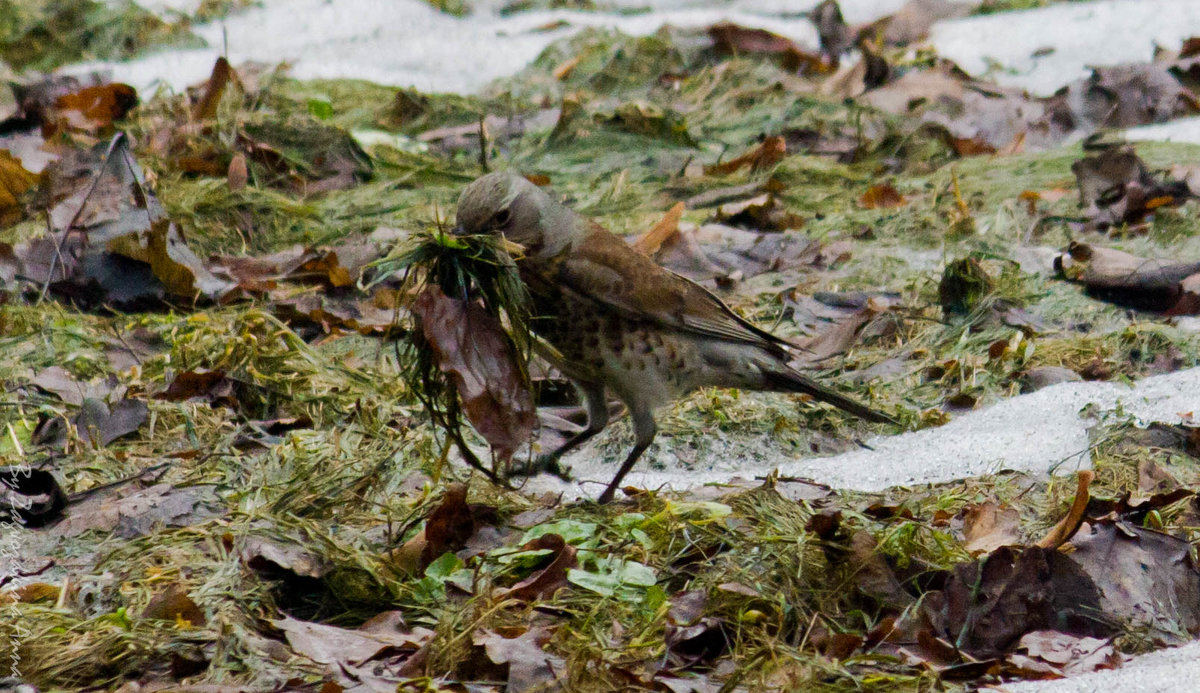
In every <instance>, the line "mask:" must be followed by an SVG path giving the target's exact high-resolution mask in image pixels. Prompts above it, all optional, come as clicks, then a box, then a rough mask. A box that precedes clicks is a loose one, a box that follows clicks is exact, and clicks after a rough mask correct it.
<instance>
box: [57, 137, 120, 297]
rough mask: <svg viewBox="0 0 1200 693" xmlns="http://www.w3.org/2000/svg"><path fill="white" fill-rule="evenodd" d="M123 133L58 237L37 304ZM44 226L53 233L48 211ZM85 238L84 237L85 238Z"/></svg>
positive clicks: (65, 271) (63, 266)
mask: <svg viewBox="0 0 1200 693" xmlns="http://www.w3.org/2000/svg"><path fill="white" fill-rule="evenodd" d="M124 139H125V133H123V132H118V133H117V134H115V135H113V138H112V140H111V141H110V142H109V143H108V150H107V151H105V152H104V158H103V159H102V160H101V161H100V168H99V169H98V170H97V171H96V175H95V176H94V177H93V178H92V183H91V185H90V186H88V189H87V192H86V193H85V194H84V196H83V199H82V200H80V201H79V207H78V208H77V209H76V210H75V213H74V214H72V215H71V220H70V221H68V222H67V226H66V228H64V229H63V232H62V236H60V237H59V239H58V243H57V244H56V245H55V247H54V257H53V258H51V259H50V271H49V272H47V273H46V283H45V284H43V285H42V291H41V294H40V295H38V300H37V302H38V303H41V302H42V301H43V300H44V299H45V298H46V292H47V291H49V290H50V281H51V279H52V278H53V277H54V266H55V264H56V263H57V262H58V260H59V259H60V258H61V257H62V250H63V246H64V245H65V244H66V242H67V237H68V236H70V235H71V228H72V227H74V226H75V222H77V221H79V216H80V215H81V214H83V208H84V207H86V206H87V203H88V200H90V199H91V197H92V193H94V192H96V186H97V185H99V184H100V178H101V177H102V176H104V172H105V171H107V170H108V162H109V159H111V158H112V155H113V152H114V151H116V148H117V144H118V143H120V142H122V141H124ZM46 224H47V225H48V226H50V228H51V232H53V228H54V227H53V225H51V223H50V210H49V209H47V210H46ZM85 238H86V236H85ZM62 269H63V279H64V280H65V279H66V278H67V263H66V260H63V262H62Z"/></svg>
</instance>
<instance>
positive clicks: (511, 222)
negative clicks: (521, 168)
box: [453, 171, 896, 504]
mask: <svg viewBox="0 0 1200 693" xmlns="http://www.w3.org/2000/svg"><path fill="white" fill-rule="evenodd" d="M453 233H454V234H456V235H462V236H469V235H493V236H497V235H498V236H502V237H503V238H504V239H505V240H507V241H509V242H511V243H515V244H518V245H520V246H521V247H522V248H523V250H522V252H521V253H519V255H518V256H517V257H515V258H514V260H515V264H516V267H517V272H518V275H519V277H520V279H521V281H522V282H523V283H524V284H525V286H526V288H527V289H528V292H529V295H530V297H531V309H532V319H531V320H530V328H531V330H532V331H533V333H534V334H535V335H536V336H537V337H538V338H539V340H541V341H544V342H545V344H546V345H548V346H549V348H542V349H538V350H537V351H538V353H539V354H540V355H541V356H543V357H544V358H546V360H548V361H549V362H550V363H551V364H552V365H553V366H554V367H555V368H557V369H558V370H559V371H560V372H561V373H562V374H563V375H564V376H566V378H567V379H569V380H570V381H572V382H573V383H574V385H575V386H576V388H577V389H578V390H579V392H580V394H581V396H582V399H583V401H584V404H585V408H586V410H587V426H586V427H585V428H584V429H583V430H582V431H580V432H578V433H576V434H575V435H574V436H572V437H571V438H569V439H568V440H567V441H566V442H564V443H563V444H562V445H560V446H559V447H558V448H557V449H555V450H553V451H552V452H549V453H547V454H544V455H542V456H541V457H540V458H539V459H538V460H537V461H536V462H535V463H533V464H531V465H530V468H529V469H527V470H526V472H527V473H536V472H537V471H540V470H546V469H555V468H557V465H558V460H559V458H561V457H562V456H563V455H565V454H566V453H568V452H570V451H571V450H574V449H575V448H577V447H579V446H580V445H582V444H583V443H584V442H586V441H587V440H589V439H591V438H592V437H594V436H595V435H596V434H598V433H600V431H602V430H603V429H604V428H605V426H607V425H608V422H609V410H608V403H607V399H606V391H611V392H612V393H613V394H614V395H616V397H617V398H618V399H620V400H621V401H622V402H623V403H624V404H625V407H626V408H627V409H628V411H629V414H630V417H631V419H632V422H633V433H634V446H633V449H631V450H630V451H629V453H628V454H627V455H626V457H625V460H624V461H623V462H622V464H621V467H620V469H618V471H617V473H616V475H615V476H614V477H613V479H612V481H611V482H610V483H609V485H608V487H607V488H605V490H604V492H603V493H602V494H601V495H600V496H599V498H598V499H597V500H598V501H599V502H600V503H602V504H603V503H608V502H609V501H611V500H612V499H613V497H614V495H615V493H616V490H617V489H618V488H619V487H620V484H621V481H622V479H624V478H625V475H626V474H628V473H629V470H630V469H632V468H633V466H634V464H635V463H636V462H637V460H638V458H639V457H641V455H642V453H643V452H645V451H646V449H647V448H648V447H649V446H650V444H651V442H652V441H653V440H654V437H655V434H656V433H657V431H658V426H657V423H656V421H655V411H656V410H657V409H658V408H660V407H662V406H663V405H666V404H668V403H670V402H672V401H674V400H676V399H679V398H681V397H683V396H684V395H686V394H688V393H690V392H692V391H694V390H696V389H699V388H701V387H724V388H737V389H742V390H759V391H773V392H793V393H803V394H807V395H810V396H812V397H813V398H815V399H817V400H820V401H822V402H826V403H828V404H832V405H833V406H835V407H837V408H839V409H842V410H844V411H846V412H849V413H851V414H853V415H855V416H858V417H860V418H863V419H866V420H867V421H872V422H882V423H892V424H895V423H896V421H895V420H894V419H892V418H891V417H890V416H888V415H886V414H883V413H881V412H878V411H876V410H874V409H872V408H870V407H867V406H866V405H863V404H860V403H859V402H856V401H855V400H853V399H851V398H849V397H846V396H845V395H842V394H840V393H838V392H836V391H834V390H832V389H830V388H827V387H825V386H823V385H821V384H820V383H817V382H816V381H814V380H812V379H811V378H809V377H807V376H805V375H803V374H801V373H800V372H798V371H796V370H795V369H794V368H792V367H790V366H789V365H788V357H789V351H788V350H789V348H796V346H795V345H793V344H791V343H790V342H788V341H786V340H784V339H782V338H780V337H777V336H775V335H773V334H771V333H770V332H767V331H766V330H763V329H760V328H758V327H756V326H755V325H753V324H752V323H750V322H749V321H747V320H746V319H744V318H742V317H741V316H739V315H738V314H737V313H735V312H734V311H733V310H732V309H730V308H729V306H727V305H726V304H725V303H724V302H723V301H721V299H720V298H718V297H717V296H716V295H715V294H713V293H712V292H711V291H709V290H708V289H706V288H704V287H703V286H701V285H699V284H697V283H696V282H694V281H692V280H690V279H687V278H686V277H683V276H680V275H678V274H675V273H674V272H671V271H670V270H668V269H666V268H664V267H661V266H660V265H658V264H657V263H655V262H654V261H653V260H652V259H651V258H650V257H648V256H647V255H644V254H642V253H641V252H639V251H638V250H636V249H634V248H633V247H631V246H630V245H629V244H628V243H626V242H625V241H624V240H623V239H622V238H620V237H619V236H617V235H615V234H613V233H611V232H610V231H608V230H607V229H605V228H604V227H603V226H601V225H600V224H599V223H597V222H595V221H593V220H591V219H589V218H587V217H584V216H582V215H580V214H578V213H576V212H575V211H574V210H572V209H571V208H569V207H567V206H566V205H564V204H562V203H561V202H559V201H558V200H557V199H555V197H553V196H552V195H551V194H550V193H549V192H547V191H546V190H544V189H542V188H540V187H538V186H537V185H534V184H533V183H531V182H530V181H529V180H527V179H526V178H524V177H523V176H520V175H518V174H516V173H513V172H511V171H493V172H491V173H487V174H485V175H483V176H482V177H480V178H477V179H476V180H474V181H472V182H471V183H469V184H468V185H467V186H466V188H464V189H463V191H462V193H461V196H460V197H459V200H458V208H457V211H456V215H455V226H454V229H453Z"/></svg>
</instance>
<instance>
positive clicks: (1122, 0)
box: [930, 0, 1200, 96]
mask: <svg viewBox="0 0 1200 693" xmlns="http://www.w3.org/2000/svg"><path fill="white" fill-rule="evenodd" d="M1196 35H1200V2H1197V1H1196V0H1098V1H1097V2H1071V3H1064V4H1058V5H1051V6H1049V7H1043V8H1039V9H1036V10H1025V11H1023V12H1006V13H1004V14H994V15H983V16H978V17H967V18H964V19H957V20H950V21H945V22H939V23H938V24H936V25H934V27H933V31H932V32H931V33H930V41H931V42H932V43H933V45H934V47H936V48H937V52H938V54H939V55H941V56H942V57H945V58H949V59H950V60H953V61H954V62H956V63H958V65H959V67H961V68H962V69H964V70H966V71H967V72H969V73H971V74H972V75H976V76H980V75H985V74H986V75H987V76H988V78H990V79H994V80H995V81H996V82H998V83H1000V84H1003V85H1007V86H1012V87H1020V88H1023V89H1026V90H1028V91H1030V92H1032V93H1034V94H1039V95H1042V96H1049V95H1050V94H1053V93H1054V92H1055V91H1056V90H1057V89H1058V88H1059V87H1061V86H1063V85H1064V84H1066V83H1067V82H1070V81H1073V80H1076V79H1080V78H1083V77H1086V76H1088V74H1090V71H1089V70H1088V66H1089V65H1114V64H1117V63H1129V62H1148V61H1149V60H1150V59H1151V58H1152V57H1153V56H1154V47H1155V45H1158V46H1162V47H1163V48H1168V49H1172V50H1174V49H1178V48H1179V45H1180V44H1181V43H1182V41H1183V40H1184V39H1186V38H1188V37H1190V36H1196ZM1043 49H1053V50H1052V52H1050V53H1049V54H1047V55H1035V54H1036V53H1039V52H1040V51H1042V50H1043ZM993 65H998V66H999V67H1000V68H1002V69H999V70H995V71H994V72H991V73H989V67H991V66H993Z"/></svg>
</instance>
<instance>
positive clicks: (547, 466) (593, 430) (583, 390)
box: [510, 383, 608, 481]
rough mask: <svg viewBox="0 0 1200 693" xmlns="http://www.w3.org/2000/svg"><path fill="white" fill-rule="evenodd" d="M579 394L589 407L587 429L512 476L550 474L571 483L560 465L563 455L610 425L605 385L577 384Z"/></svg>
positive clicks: (523, 466)
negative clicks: (559, 461)
mask: <svg viewBox="0 0 1200 693" xmlns="http://www.w3.org/2000/svg"><path fill="white" fill-rule="evenodd" d="M576 387H577V388H578V389H579V393H580V394H581V395H583V400H584V405H585V406H586V407H587V428H585V429H583V430H582V431H580V432H579V433H576V434H575V435H573V436H571V437H570V438H568V439H567V442H565V443H563V444H562V445H560V446H558V447H557V448H555V449H554V450H551V451H550V452H548V453H545V454H543V455H538V457H537V458H536V459H535V460H533V461H532V462H530V463H528V464H522V465H516V466H514V467H513V470H512V472H510V473H511V474H516V475H519V476H533V475H534V474H537V473H539V472H550V473H551V474H553V475H554V476H557V477H558V478H560V479H562V480H564V481H569V480H570V478H571V475H570V473H569V471H568V470H565V469H563V468H562V466H561V465H559V463H558V460H559V458H561V457H562V456H563V455H565V454H567V453H568V452H570V451H572V450H574V449H575V448H577V447H579V446H580V445H583V444H584V443H586V442H587V441H588V440H590V439H591V438H592V437H594V436H595V435H596V434H597V433H599V432H600V431H603V430H604V427H605V426H607V425H608V401H607V400H606V399H605V398H604V385H603V384H601V383H576Z"/></svg>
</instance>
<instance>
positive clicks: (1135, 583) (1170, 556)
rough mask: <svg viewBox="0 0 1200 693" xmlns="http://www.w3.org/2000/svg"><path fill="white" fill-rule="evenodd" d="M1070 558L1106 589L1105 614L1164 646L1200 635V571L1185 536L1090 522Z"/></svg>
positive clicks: (1102, 590)
mask: <svg viewBox="0 0 1200 693" xmlns="http://www.w3.org/2000/svg"><path fill="white" fill-rule="evenodd" d="M1071 546H1072V548H1074V551H1072V552H1071V553H1070V554H1069V556H1070V558H1071V560H1073V561H1074V562H1075V563H1076V564H1077V565H1079V566H1081V567H1082V568H1083V570H1084V572H1085V573H1086V574H1087V575H1088V576H1089V577H1090V578H1091V579H1092V580H1093V581H1094V582H1095V584H1096V585H1097V586H1098V587H1099V589H1100V597H1101V598H1100V604H1099V609H1100V611H1099V613H1102V614H1104V615H1105V616H1107V617H1109V618H1113V619H1117V620H1120V621H1121V622H1122V623H1123V625H1125V626H1127V627H1130V628H1136V629H1138V630H1140V631H1142V632H1143V633H1146V634H1148V635H1149V636H1150V637H1151V638H1152V639H1153V640H1154V641H1156V642H1159V643H1163V644H1181V643H1183V642H1187V641H1188V640H1190V639H1191V638H1193V637H1195V636H1196V635H1197V634H1200V571H1197V569H1196V566H1195V564H1194V563H1193V561H1192V555H1191V545H1190V544H1189V543H1188V542H1187V541H1186V540H1184V539H1179V538H1177V537H1173V536H1171V535H1169V534H1163V533H1161V532H1155V531H1152V530H1149V529H1145V528H1143V527H1138V526H1136V525H1133V524H1130V523H1128V522H1125V521H1124V520H1112V519H1101V520H1096V521H1089V522H1088V523H1085V524H1084V525H1083V526H1082V527H1081V528H1080V529H1079V531H1078V532H1077V533H1076V534H1075V535H1074V536H1073V537H1072V538H1071Z"/></svg>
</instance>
